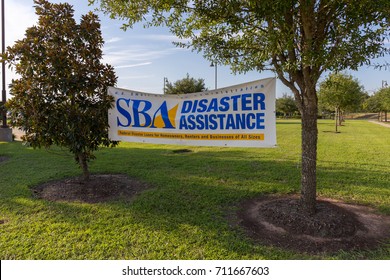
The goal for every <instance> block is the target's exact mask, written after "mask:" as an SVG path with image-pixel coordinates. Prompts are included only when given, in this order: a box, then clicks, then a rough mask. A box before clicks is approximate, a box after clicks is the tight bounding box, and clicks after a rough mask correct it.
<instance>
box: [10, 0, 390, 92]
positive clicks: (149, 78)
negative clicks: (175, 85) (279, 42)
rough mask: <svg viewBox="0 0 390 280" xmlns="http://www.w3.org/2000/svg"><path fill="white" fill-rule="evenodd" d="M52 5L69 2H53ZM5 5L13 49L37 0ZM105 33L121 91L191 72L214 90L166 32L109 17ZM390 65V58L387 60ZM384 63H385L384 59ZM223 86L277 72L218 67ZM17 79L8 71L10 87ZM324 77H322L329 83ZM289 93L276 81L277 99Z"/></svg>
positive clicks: (203, 70) (78, 7) (385, 75)
mask: <svg viewBox="0 0 390 280" xmlns="http://www.w3.org/2000/svg"><path fill="white" fill-rule="evenodd" d="M51 2H55V3H58V2H64V0H52V1H51ZM66 2H68V3H70V4H71V5H73V6H74V9H75V18H76V20H79V19H80V16H81V15H82V14H85V13H87V12H88V11H90V10H94V8H96V6H95V7H94V6H92V7H91V6H88V0H67V1H66ZM5 6H6V26H5V27H6V45H12V44H13V42H14V41H15V40H17V39H21V38H23V35H24V31H25V30H26V28H27V27H30V26H32V25H33V24H35V23H36V20H37V17H36V16H35V14H34V8H33V0H5ZM98 14H99V17H100V20H101V26H102V27H101V29H102V33H103V37H104V40H105V46H104V49H103V52H104V61H105V62H106V63H109V64H111V65H113V66H114V67H115V71H116V74H117V76H118V84H117V86H118V87H122V88H127V89H132V90H137V91H143V92H152V93H162V92H163V82H164V77H167V78H168V80H169V81H172V82H174V81H176V80H178V79H181V78H184V77H185V76H186V74H187V73H189V75H190V76H191V77H194V78H203V79H204V80H205V83H206V87H208V88H209V89H214V84H215V78H214V77H215V68H213V67H210V62H209V61H207V60H205V59H204V58H203V57H202V55H201V54H199V53H196V52H192V51H191V50H187V49H181V48H177V47H175V46H174V45H173V44H172V41H174V40H175V37H174V36H173V35H172V34H170V33H169V32H168V31H167V30H166V29H164V28H161V27H159V28H149V29H144V28H143V27H142V24H139V25H137V26H135V28H133V29H128V30H127V31H123V30H122V29H120V27H121V25H122V22H120V21H117V20H111V19H109V17H108V16H106V15H103V14H101V13H98ZM384 60H386V61H388V62H390V57H387V58H384ZM382 61H383V60H382ZM348 73H349V74H351V75H353V76H354V77H355V78H357V79H358V80H359V81H360V83H361V84H362V85H363V86H364V88H365V90H366V91H368V92H369V93H372V92H374V91H376V90H378V89H379V88H380V87H381V85H382V81H387V82H388V83H389V84H390V70H389V69H388V70H382V71H379V70H375V69H373V68H368V67H362V68H361V69H360V70H359V71H357V72H355V71H348ZM217 74H218V87H226V86H230V85H234V84H239V83H244V82H247V81H252V80H256V79H261V78H268V77H274V76H275V75H274V74H273V73H272V72H261V73H259V72H255V71H253V72H249V73H246V74H242V75H234V74H232V72H231V71H230V69H229V67H226V66H218V73H217ZM13 77H15V75H14V74H13V73H12V72H11V71H10V70H7V83H8V84H9V83H10V81H11V79H12V78H13ZM324 78H325V76H324V77H323V78H322V79H324ZM288 92H289V90H288V88H286V87H285V86H283V85H282V83H281V82H279V81H278V82H277V88H276V94H277V97H280V96H282V94H283V93H288Z"/></svg>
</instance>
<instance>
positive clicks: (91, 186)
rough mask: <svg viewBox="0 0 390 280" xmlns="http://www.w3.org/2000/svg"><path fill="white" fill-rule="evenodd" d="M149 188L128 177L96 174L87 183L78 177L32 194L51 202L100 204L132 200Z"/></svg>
mask: <svg viewBox="0 0 390 280" xmlns="http://www.w3.org/2000/svg"><path fill="white" fill-rule="evenodd" d="M149 188H151V186H150V185H149V184H147V183H144V182H141V181H138V180H135V179H132V178H129V177H128V176H127V175H123V174H96V175H91V176H90V180H89V181H87V182H85V181H84V180H83V178H79V177H77V178H69V179H65V180H57V181H52V182H48V183H44V184H41V185H38V186H35V187H32V192H33V194H34V196H35V197H37V198H41V199H46V200H49V201H80V202H85V203H99V202H105V201H111V200H116V199H125V200H131V199H132V198H133V197H135V196H136V195H137V194H139V193H140V192H142V191H144V190H146V189H149Z"/></svg>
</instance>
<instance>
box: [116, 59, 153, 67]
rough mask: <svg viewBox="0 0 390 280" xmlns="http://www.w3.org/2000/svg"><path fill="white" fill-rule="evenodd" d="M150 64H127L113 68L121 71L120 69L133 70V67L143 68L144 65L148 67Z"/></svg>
mask: <svg viewBox="0 0 390 280" xmlns="http://www.w3.org/2000/svg"><path fill="white" fill-rule="evenodd" d="M150 64H152V62H150V61H148V62H142V63H137V64H127V65H119V66H115V69H121V68H133V67H139V66H145V65H150Z"/></svg>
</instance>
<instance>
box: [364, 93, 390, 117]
mask: <svg viewBox="0 0 390 280" xmlns="http://www.w3.org/2000/svg"><path fill="white" fill-rule="evenodd" d="M364 107H365V109H366V110H367V111H370V112H375V113H379V115H381V113H385V121H387V113H388V112H390V87H384V88H381V89H380V90H378V91H377V92H376V93H375V94H374V95H372V96H370V97H369V98H368V99H367V100H366V101H365V103H364Z"/></svg>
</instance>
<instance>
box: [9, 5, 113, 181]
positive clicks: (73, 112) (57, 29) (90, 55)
mask: <svg viewBox="0 0 390 280" xmlns="http://www.w3.org/2000/svg"><path fill="white" fill-rule="evenodd" d="M34 3H35V11H36V14H37V15H38V17H39V19H38V23H37V25H35V26H33V27H30V28H28V29H27V30H26V33H25V37H24V39H22V40H19V41H17V42H15V44H14V45H13V46H12V47H8V49H7V53H6V55H5V58H6V59H7V62H8V63H9V64H10V65H11V66H13V67H14V68H15V71H16V73H17V74H19V76H20V78H18V79H15V80H13V81H12V83H11V89H10V92H11V94H12V95H13V98H12V99H11V100H10V101H9V104H8V108H9V109H10V111H11V114H12V117H11V118H12V122H13V125H14V126H17V127H20V128H22V129H23V130H24V132H25V136H24V140H25V141H27V142H28V143H29V144H30V145H31V146H32V147H34V148H40V147H49V146H51V145H53V144H54V145H58V146H62V147H66V148H68V149H69V151H70V152H72V153H73V154H74V156H75V159H76V161H77V162H78V163H79V164H80V166H81V167H82V170H83V174H84V177H85V179H88V178H89V170H88V161H89V160H90V159H93V158H94V155H93V152H94V151H95V150H97V149H98V148H99V146H101V145H104V146H114V145H115V144H116V142H112V141H110V140H109V139H108V120H107V111H108V109H109V108H110V107H111V106H112V100H111V99H112V98H110V97H109V96H108V95H107V86H112V85H115V83H116V79H117V78H116V76H115V73H114V69H113V67H112V66H110V65H104V64H102V62H101V59H102V50H101V47H102V46H103V38H102V35H101V32H100V23H99V20H98V18H97V16H96V15H95V14H93V13H91V12H90V13H88V14H86V15H83V16H82V17H81V21H80V23H79V24H77V23H76V21H75V20H74V18H73V14H74V11H73V8H72V6H71V5H69V4H66V3H65V4H51V3H49V2H48V1H46V0H35V1H34Z"/></svg>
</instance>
